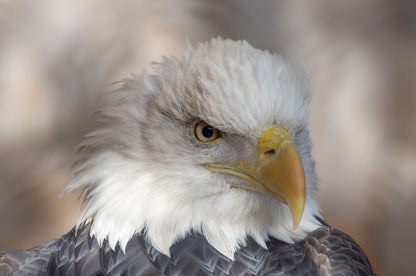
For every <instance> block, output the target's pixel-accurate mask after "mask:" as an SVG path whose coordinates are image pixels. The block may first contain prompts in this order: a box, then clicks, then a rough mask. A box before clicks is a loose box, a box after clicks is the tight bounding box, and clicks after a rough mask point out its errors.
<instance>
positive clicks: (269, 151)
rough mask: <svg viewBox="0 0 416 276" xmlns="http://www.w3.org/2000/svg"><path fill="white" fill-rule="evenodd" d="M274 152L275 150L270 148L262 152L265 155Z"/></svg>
mask: <svg viewBox="0 0 416 276" xmlns="http://www.w3.org/2000/svg"><path fill="white" fill-rule="evenodd" d="M275 153H276V151H275V150H274V149H270V150H268V151H265V152H264V154H265V155H274V154H275Z"/></svg>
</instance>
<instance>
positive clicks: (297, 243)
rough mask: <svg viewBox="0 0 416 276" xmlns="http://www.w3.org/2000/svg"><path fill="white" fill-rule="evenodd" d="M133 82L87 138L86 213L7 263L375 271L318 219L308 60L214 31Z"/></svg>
mask: <svg viewBox="0 0 416 276" xmlns="http://www.w3.org/2000/svg"><path fill="white" fill-rule="evenodd" d="M122 83H123V85H122V88H120V89H118V90H116V91H114V92H112V93H110V94H109V95H108V97H109V98H110V102H111V103H110V104H108V105H107V106H106V107H104V108H103V109H102V110H100V111H99V112H97V113H96V115H95V116H96V118H97V122H98V127H97V128H96V129H95V130H93V131H92V132H91V133H89V134H88V135H87V136H86V137H85V139H84V140H83V142H82V143H81V144H80V146H79V150H78V160H77V162H76V163H75V165H74V172H75V178H74V179H73V180H72V182H71V183H70V184H69V185H68V186H67V188H66V191H73V190H77V189H81V190H82V195H83V198H84V208H83V212H82V214H81V217H80V218H79V221H78V224H77V225H76V226H75V227H74V229H73V230H71V231H70V232H69V233H67V234H66V235H64V236H62V237H60V238H57V239H56V240H53V241H51V242H49V243H47V244H44V245H41V246H39V247H35V248H33V249H31V250H28V251H6V252H4V253H1V254H0V274H1V275H9V274H11V275H107V274H111V275H331V274H332V275H333V274H337V275H373V274H374V272H373V270H372V268H371V265H370V263H369V261H368V259H367V257H366V255H365V254H364V252H363V251H362V249H361V248H360V247H359V246H358V245H357V244H356V243H355V242H354V241H353V240H352V239H351V238H350V237H349V236H348V235H346V234H345V233H343V232H341V231H339V230H336V229H334V228H332V227H330V226H329V225H327V224H326V223H325V222H324V221H323V220H322V218H321V217H320V214H319V205H318V202H317V176H316V173H315V165H314V161H313V159H312V157H311V141H310V138H309V130H308V102H309V99H310V94H309V83H308V79H307V77H306V76H305V73H304V72H303V71H302V69H301V68H299V67H298V66H296V65H295V64H293V63H291V62H289V61H286V60H284V59H283V58H282V57H281V56H280V55H275V54H270V53H269V52H267V51H261V50H257V49H255V48H253V47H252V46H250V45H249V44H248V43H247V42H245V41H232V40H223V39H221V38H217V39H212V40H211V41H209V42H207V43H199V44H198V45H196V46H194V47H193V46H191V45H188V46H187V48H186V49H185V50H184V51H183V57H182V59H181V60H179V59H176V58H173V57H172V58H164V59H163V61H162V62H160V63H157V64H155V65H154V74H151V75H148V74H146V73H143V74H141V75H134V76H133V77H132V78H131V79H125V80H123V82H122Z"/></svg>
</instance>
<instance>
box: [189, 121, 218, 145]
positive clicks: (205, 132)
mask: <svg viewBox="0 0 416 276" xmlns="http://www.w3.org/2000/svg"><path fill="white" fill-rule="evenodd" d="M194 137H195V139H196V140H197V141H198V142H200V143H203V144H209V143H212V142H215V141H217V140H218V139H220V138H221V137H222V135H221V131H219V130H218V129H216V128H214V127H212V126H210V125H209V124H207V123H205V122H204V121H197V122H195V124H194Z"/></svg>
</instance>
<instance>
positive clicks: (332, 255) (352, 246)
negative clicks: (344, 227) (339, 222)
mask: <svg viewBox="0 0 416 276" xmlns="http://www.w3.org/2000/svg"><path fill="white" fill-rule="evenodd" d="M303 246H304V247H305V250H306V253H307V255H308V257H309V258H310V259H312V260H313V262H314V263H315V264H316V266H317V269H318V271H319V275H376V273H375V272H374V270H373V268H372V267H371V264H370V261H369V260H368V258H367V256H366V254H365V253H364V251H363V250H362V249H361V247H360V246H359V245H358V244H357V243H356V242H355V241H354V240H353V239H352V238H351V237H350V236H349V235H347V234H345V233H344V232H342V231H340V230H338V229H336V228H332V227H330V226H329V225H326V224H325V223H324V226H322V227H320V228H318V229H317V230H315V231H313V232H312V233H310V234H309V235H308V236H307V237H306V238H305V240H304V241H303Z"/></svg>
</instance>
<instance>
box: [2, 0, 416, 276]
mask: <svg viewBox="0 0 416 276" xmlns="http://www.w3.org/2000/svg"><path fill="white" fill-rule="evenodd" d="M415 14H416V5H415V2H414V1H410V0H405V1H395V0H380V1H375V0H370V1H359V0H353V1H340V0H336V1H323V0H317V1H300V0H299V1H298V0H295V1H293V0H292V1H272V0H270V1H250V0H244V1H238V0H225V1H220V0H214V1H202V0H198V1H196V0H195V1H187V0H182V1H180V0H161V1H150V0H149V1H132V0H121V1H110V0H104V1H103V0H91V1H79V0H76V1H70V0H65V1H52V0H46V1H33V0H32V1H29V0H22V1H2V2H1V3H0V130H1V131H0V250H4V249H11V248H19V249H23V248H29V247H33V246H35V245H38V244H41V243H44V242H46V241H49V240H51V239H53V238H54V237H56V236H59V235H61V234H63V233H66V232H67V231H68V230H69V229H70V228H71V227H72V226H73V225H74V224H75V222H76V220H77V217H78V215H79V213H80V209H81V203H80V202H78V201H77V194H65V195H63V196H62V197H59V195H60V193H61V191H62V189H63V188H64V187H65V186H66V184H67V183H68V182H69V181H70V179H71V173H70V170H69V168H70V166H71V163H72V162H73V161H74V147H75V146H76V144H77V143H78V142H79V141H80V140H81V138H82V136H83V135H84V134H86V133H87V131H88V129H89V128H90V127H91V121H90V120H89V115H90V114H91V113H92V112H93V111H94V110H95V108H96V106H97V100H96V99H97V97H98V96H99V95H100V94H102V93H105V92H108V91H109V90H111V89H112V88H111V84H112V83H113V82H115V81H117V80H119V79H121V78H123V77H126V76H128V75H129V74H130V73H140V72H141V71H142V70H143V69H146V70H149V69H150V62H151V61H158V60H161V56H162V55H176V56H178V55H180V49H181V47H182V46H183V45H184V44H185V41H186V38H188V39H189V40H190V42H192V43H195V41H198V40H199V41H205V40H208V39H209V38H211V37H214V36H222V37H226V38H232V39H245V40H247V41H248V42H249V43H251V44H252V45H253V46H255V47H257V48H261V49H268V50H270V51H271V52H278V53H281V54H283V55H284V56H285V57H286V58H288V59H290V60H292V61H295V62H296V63H298V64H300V65H302V66H303V67H304V68H305V69H306V71H307V73H308V75H309V77H310V79H311V87H312V93H313V100H312V103H311V109H310V110H311V123H310V127H311V135H312V140H313V143H314V149H313V154H314V156H315V159H316V161H317V170H318V175H319V177H320V189H321V194H320V198H319V200H320V203H321V206H322V214H323V216H324V217H325V219H326V220H327V221H328V222H329V223H330V224H332V225H334V226H336V227H338V228H340V229H342V230H344V231H346V232H347V233H349V234H350V235H352V236H353V237H354V238H355V239H356V240H357V241H358V242H359V243H360V244H361V245H362V246H363V248H364V249H365V250H366V252H367V254H368V255H369V258H370V260H371V262H372V264H373V266H374V267H375V269H376V271H377V272H378V273H379V274H380V275H412V274H413V273H414V271H416V262H415V253H414V249H415V248H416V234H415V233H416V66H415V65H416V15H415Z"/></svg>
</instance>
